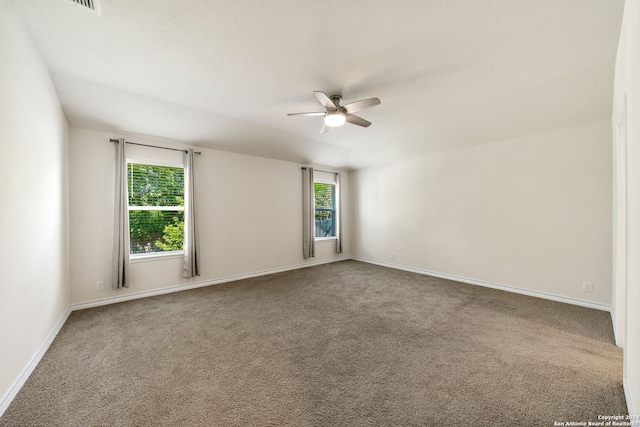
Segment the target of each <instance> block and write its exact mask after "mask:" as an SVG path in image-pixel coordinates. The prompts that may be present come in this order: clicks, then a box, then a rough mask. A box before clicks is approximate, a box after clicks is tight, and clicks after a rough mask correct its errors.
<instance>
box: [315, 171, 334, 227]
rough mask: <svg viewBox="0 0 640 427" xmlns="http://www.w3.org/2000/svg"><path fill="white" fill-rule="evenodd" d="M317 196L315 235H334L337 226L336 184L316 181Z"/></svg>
mask: <svg viewBox="0 0 640 427" xmlns="http://www.w3.org/2000/svg"><path fill="white" fill-rule="evenodd" d="M313 191H314V196H315V211H316V212H315V236H316V237H333V236H335V235H336V228H335V195H336V186H335V185H333V184H321V183H318V182H316V183H314V184H313Z"/></svg>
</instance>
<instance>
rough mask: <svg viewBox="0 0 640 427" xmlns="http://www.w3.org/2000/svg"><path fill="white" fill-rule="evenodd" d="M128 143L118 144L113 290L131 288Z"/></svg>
mask: <svg viewBox="0 0 640 427" xmlns="http://www.w3.org/2000/svg"><path fill="white" fill-rule="evenodd" d="M125 146H126V143H125V142H124V139H123V138H120V140H118V142H117V143H116V175H115V184H116V188H115V204H114V207H115V212H114V214H115V215H114V218H115V219H114V227H113V269H112V272H113V275H112V283H111V287H112V288H113V289H119V288H128V287H129V203H128V200H127V155H126V150H125Z"/></svg>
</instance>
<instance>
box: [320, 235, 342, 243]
mask: <svg viewBox="0 0 640 427" xmlns="http://www.w3.org/2000/svg"><path fill="white" fill-rule="evenodd" d="M330 240H333V241H335V240H338V238H337V237H335V236H334V237H316V242H326V241H330Z"/></svg>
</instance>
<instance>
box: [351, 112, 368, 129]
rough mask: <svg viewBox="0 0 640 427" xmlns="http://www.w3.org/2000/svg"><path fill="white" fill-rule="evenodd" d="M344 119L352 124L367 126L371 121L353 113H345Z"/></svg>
mask: <svg viewBox="0 0 640 427" xmlns="http://www.w3.org/2000/svg"><path fill="white" fill-rule="evenodd" d="M346 120H347V121H348V122H349V123H351V124H352V125H358V126H362V127H365V128H366V127H369V126H370V125H371V122H370V121H368V120H365V119H363V118H362V117H359V116H356V115H355V114H347V117H346Z"/></svg>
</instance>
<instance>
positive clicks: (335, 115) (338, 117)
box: [324, 111, 347, 128]
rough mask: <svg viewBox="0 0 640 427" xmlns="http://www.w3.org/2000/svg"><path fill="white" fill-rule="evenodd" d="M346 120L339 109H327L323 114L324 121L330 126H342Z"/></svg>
mask: <svg viewBox="0 0 640 427" xmlns="http://www.w3.org/2000/svg"><path fill="white" fill-rule="evenodd" d="M346 120H347V117H346V116H345V114H344V113H343V112H341V111H327V114H326V115H325V116H324V123H325V124H326V125H327V126H329V127H331V128H335V127H338V126H342V125H343V124H344V123H345V121H346Z"/></svg>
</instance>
